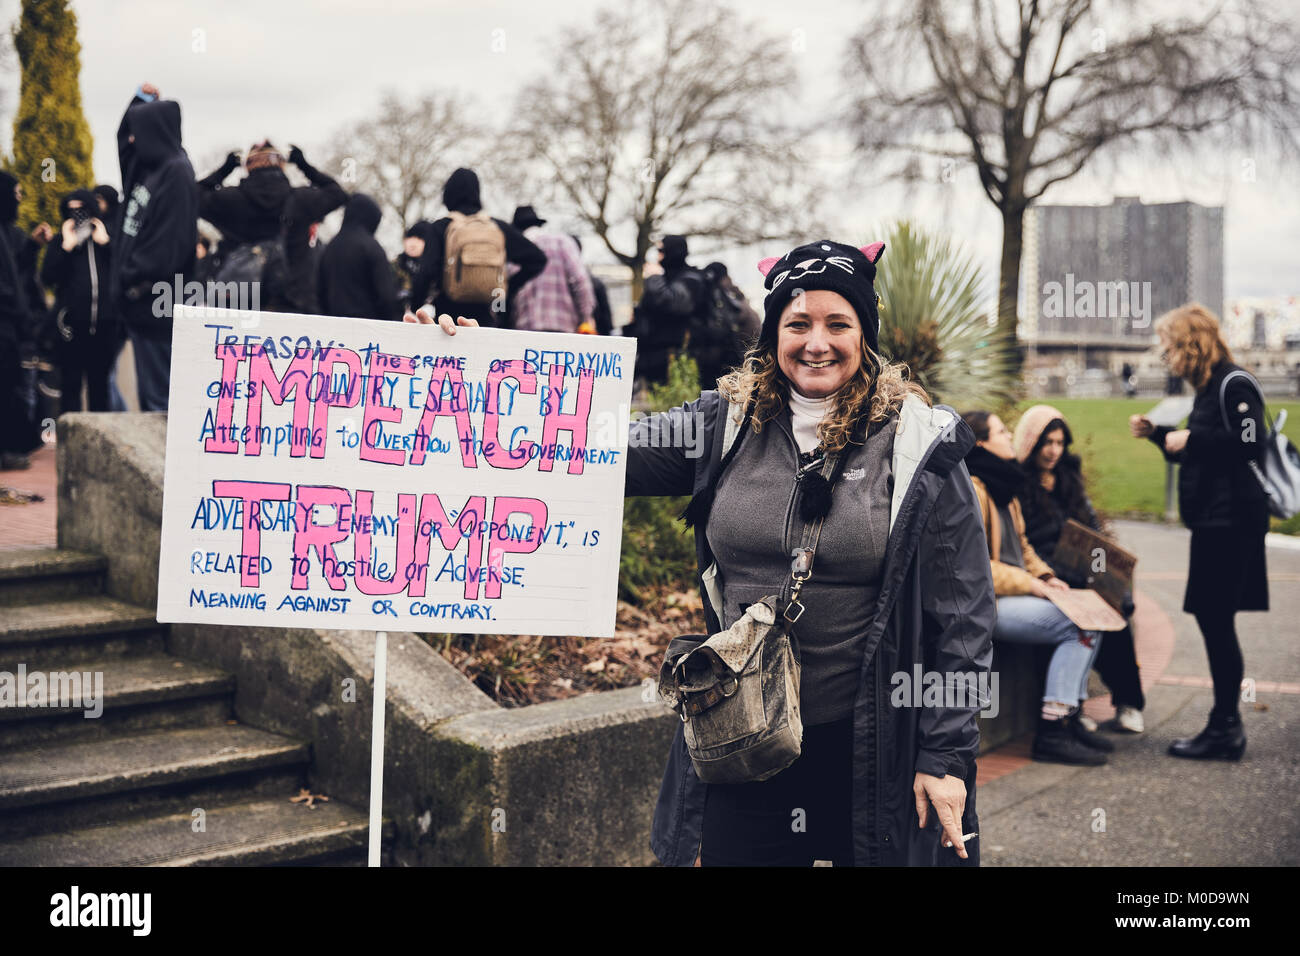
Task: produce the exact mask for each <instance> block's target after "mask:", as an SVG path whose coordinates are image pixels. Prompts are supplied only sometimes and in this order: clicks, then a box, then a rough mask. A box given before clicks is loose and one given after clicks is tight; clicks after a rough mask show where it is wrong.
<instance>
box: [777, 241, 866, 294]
mask: <svg viewBox="0 0 1300 956" xmlns="http://www.w3.org/2000/svg"><path fill="white" fill-rule="evenodd" d="M840 248H844V247H843V246H841V247H840ZM884 248H885V244H884V243H883V242H873V243H871V245H869V246H863V247H862V248H861V249H859V250H858V251H859V252H861V253H862V254H863V255H864V256H866V257H867V261H868V262H870V263H875V262H876V260H877V259H878V258H880V253H881V252H883V251H884ZM821 251H823V252H834V251H835V249H834V247H833V246H830V245H828V244H826V243H822V244H821ZM786 255H789V253H787V254H786ZM782 258H784V257H783V256H768V257H767V258H765V259H760V260H759V263H758V271H759V272H761V273H762V274H763V275H765V276H766V275H767V274H768V273H769V272H771V271H772V267H773V266H775V265H776V264H777V263H778V262H780V261H781V259H782ZM830 266H834V267H835V268H837V269H840V270H842V271H844V272H845V273H847V274H848V275H854V274H855V270H854V268H853V260H852V259H851V258H850V257H849V256H844V255H835V256H825V257H822V258H819V257H816V256H811V257H808V258H805V259H800V260H799V261H798V262H797V263H794V264H793V265H792V266H790V268H788V269H784V270H782V271H781V272H778V273H777V274H776V275H775V276H774V277H773V278H772V281H771V284H770V285H768V288H769V289H773V290H775V289H776V287H777V286H779V285H780V284H781V283H782V282H785V281H786V280H787V279H793V280H795V281H798V280H800V279H802V278H804V277H805V276H809V275H819V274H821V273H823V272H825V271H826V269H827V268H828V267H830Z"/></svg>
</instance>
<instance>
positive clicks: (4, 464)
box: [0, 173, 39, 471]
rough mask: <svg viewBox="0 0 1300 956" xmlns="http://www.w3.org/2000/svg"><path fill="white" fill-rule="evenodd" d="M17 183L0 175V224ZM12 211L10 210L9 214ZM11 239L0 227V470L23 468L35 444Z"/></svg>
mask: <svg viewBox="0 0 1300 956" xmlns="http://www.w3.org/2000/svg"><path fill="white" fill-rule="evenodd" d="M17 185H18V181H17V180H16V179H14V178H13V177H12V176H10V175H9V174H8V173H0V217H3V219H0V222H2V223H3V224H4V225H5V226H7V225H8V223H9V222H10V220H11V219H12V218H13V217H16V216H17V214H18V198H17V195H16V193H15V187H16V186H17ZM11 210H12V211H11ZM12 243H13V237H12V235H11V233H10V230H9V229H8V228H0V470H3V471H9V470H10V469H13V468H26V467H28V465H29V464H30V462H29V461H28V460H27V453H28V452H29V451H31V450H32V449H33V448H35V447H36V446H37V445H38V444H39V438H38V437H37V435H36V432H35V428H34V427H33V421H32V416H31V414H30V413H29V412H28V410H27V403H26V401H25V387H24V386H25V380H24V376H23V361H22V348H23V343H24V341H25V340H26V338H27V336H28V325H29V320H28V312H27V300H26V297H25V296H24V295H23V289H22V283H21V282H20V280H19V275H18V267H17V265H15V263H14V256H13V251H12V248H11V246H12Z"/></svg>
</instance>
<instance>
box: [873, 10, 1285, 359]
mask: <svg viewBox="0 0 1300 956" xmlns="http://www.w3.org/2000/svg"><path fill="white" fill-rule="evenodd" d="M1108 6H1109V7H1110V9H1109V10H1105V9H1103V4H1102V3H1101V2H1093V0H1041V2H1040V0H967V2H965V3H960V4H959V3H956V2H952V0H948V2H944V0H906V2H905V3H902V4H900V6H899V7H898V8H897V9H895V10H894V11H891V12H888V13H883V14H882V15H880V16H873V18H872V21H871V23H870V24H869V25H868V26H866V27H864V28H863V30H862V31H861V32H860V33H859V34H857V35H856V36H855V37H854V38H853V40H852V42H851V44H850V53H849V73H850V75H851V76H852V77H853V78H854V83H855V86H856V92H855V94H854V96H853V98H852V100H851V106H850V109H849V120H850V122H851V123H852V124H853V126H854V128H855V130H856V136H857V145H858V147H859V148H860V149H861V150H862V151H863V152H864V154H866V155H870V156H872V157H873V159H875V158H876V157H878V156H879V155H881V151H888V150H893V151H896V152H895V155H896V156H899V157H901V158H902V160H903V163H902V165H901V166H900V167H899V168H898V169H896V170H895V172H896V173H901V174H902V175H904V176H906V175H908V173H909V172H910V173H914V172H915V170H916V168H917V166H918V157H921V156H932V157H939V158H940V159H942V160H946V161H948V162H950V163H951V162H960V161H964V160H970V161H971V162H973V163H974V165H975V169H976V171H977V172H978V174H979V180H980V183H981V185H982V186H983V187H984V192H985V193H986V195H987V196H988V198H989V200H990V201H991V202H992V203H993V204H994V205H995V206H997V208H998V210H999V211H1000V212H1001V214H1002V225H1003V234H1002V261H1001V270H1000V280H999V289H998V324H999V326H1000V327H1001V328H1002V329H1003V330H1005V331H1007V332H1008V333H1009V334H1010V335H1012V336H1014V335H1015V331H1016V298H1017V293H1018V291H1019V285H1020V253H1021V246H1022V241H1023V224H1024V214H1025V210H1026V209H1028V208H1029V206H1030V204H1032V203H1033V202H1034V201H1035V200H1037V199H1038V198H1039V197H1041V196H1042V195H1043V193H1044V192H1045V191H1046V190H1047V189H1048V187H1050V186H1051V185H1053V184H1054V183H1058V182H1061V181H1063V180H1066V179H1069V178H1070V177H1072V176H1074V175H1076V174H1077V173H1079V172H1080V171H1081V170H1083V169H1084V168H1085V167H1086V166H1087V165H1088V164H1089V163H1090V162H1092V161H1094V160H1095V159H1096V158H1097V157H1098V156H1099V154H1103V153H1105V152H1106V151H1108V150H1114V149H1115V148H1116V147H1119V146H1124V145H1130V146H1135V147H1147V148H1155V149H1165V150H1168V149H1169V148H1171V147H1172V146H1175V145H1199V146H1201V147H1203V148H1204V147H1207V146H1209V145H1212V144H1214V143H1215V142H1216V141H1217V139H1219V138H1224V137H1226V136H1228V135H1245V136H1247V137H1251V138H1255V137H1257V136H1259V134H1264V135H1265V136H1267V137H1272V138H1274V139H1275V141H1276V142H1280V143H1281V144H1282V145H1283V146H1284V147H1285V148H1286V149H1288V150H1293V149H1294V147H1295V145H1296V139H1295V132H1296V129H1297V121H1298V120H1300V88H1298V87H1297V74H1296V71H1295V67H1296V65H1297V63H1300V43H1297V38H1296V32H1295V30H1294V29H1293V27H1292V25H1291V24H1289V23H1287V22H1286V21H1283V20H1279V19H1278V18H1277V17H1275V16H1273V15H1272V14H1271V13H1269V12H1268V11H1267V10H1266V9H1265V7H1264V6H1263V4H1261V3H1258V2H1255V0H1226V2H1223V3H1217V4H1215V5H1214V6H1213V8H1212V9H1210V10H1209V11H1208V12H1203V13H1200V14H1195V15H1193V14H1184V15H1180V16H1178V17H1177V18H1172V19H1168V20H1162V21H1158V22H1151V20H1150V19H1149V18H1148V19H1146V20H1143V18H1142V17H1141V16H1140V8H1141V4H1138V3H1124V2H1119V3H1113V4H1110V5H1108ZM1198 6H1200V7H1202V8H1203V7H1204V4H1198Z"/></svg>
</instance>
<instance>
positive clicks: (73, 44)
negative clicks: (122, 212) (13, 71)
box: [12, 0, 95, 233]
mask: <svg viewBox="0 0 1300 956" xmlns="http://www.w3.org/2000/svg"><path fill="white" fill-rule="evenodd" d="M14 48H15V49H16V50H17V51H18V59H19V61H20V62H21V63H22V91H21V93H20V96H19V102H18V115H17V117H16V118H15V120H14V143H13V151H14V155H13V163H12V169H13V173H14V175H15V176H17V177H18V180H19V182H21V183H22V187H23V203H22V205H21V206H20V207H19V210H18V222H19V225H21V226H23V227H24V228H26V229H30V228H31V227H32V226H34V225H36V224H37V223H39V222H48V223H50V224H51V225H52V226H53V227H54V229H55V232H56V233H57V231H58V228H59V197H60V196H62V195H64V194H66V193H68V192H70V191H71V190H73V189H76V188H77V187H79V186H86V187H89V186H93V185H94V183H95V170H94V166H93V164H92V162H91V151H92V149H93V144H92V141H91V137H90V124H88V123H87V122H86V117H85V114H84V113H82V111H81V81H80V75H81V44H80V43H79V42H78V41H77V16H76V14H75V13H73V12H72V10H71V9H69V5H68V0H23V8H22V16H21V17H20V18H19V21H18V27H17V29H15V30H14Z"/></svg>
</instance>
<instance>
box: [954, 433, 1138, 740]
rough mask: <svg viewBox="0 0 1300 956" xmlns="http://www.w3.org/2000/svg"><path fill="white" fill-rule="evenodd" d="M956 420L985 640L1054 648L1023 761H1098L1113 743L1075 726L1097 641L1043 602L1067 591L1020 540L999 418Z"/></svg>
mask: <svg viewBox="0 0 1300 956" xmlns="http://www.w3.org/2000/svg"><path fill="white" fill-rule="evenodd" d="M962 418H963V419H964V420H965V421H966V423H967V424H968V425H969V426H970V427H971V430H972V431H973V432H974V433H975V437H976V439H977V440H978V444H977V445H976V446H975V447H974V448H972V449H971V451H970V453H969V454H968V455H967V456H966V466H967V467H968V468H969V469H970V475H971V483H972V484H973V485H974V488H975V495H976V497H977V498H978V499H979V508H980V514H981V516H982V517H983V519H984V530H985V532H986V539H987V547H988V550H987V552H986V555H985V556H986V559H987V560H988V562H989V565H990V567H991V569H992V573H993V588H994V591H995V592H996V593H997V627H996V628H995V629H994V632H993V637H994V639H995V640H1001V641H1007V642H1010V643H1015V644H1046V645H1049V646H1053V648H1054V649H1053V651H1052V659H1051V662H1050V663H1049V664H1048V666H1047V681H1046V684H1045V686H1044V688H1043V704H1042V709H1041V710H1040V712H1039V719H1038V728H1037V731H1036V733H1035V734H1034V743H1033V748H1032V750H1031V756H1032V757H1033V758H1034V759H1035V760H1040V761H1046V762H1051V763H1068V764H1085V765H1093V766H1095V765H1098V764H1103V763H1106V760H1107V758H1106V754H1107V753H1108V752H1110V751H1112V750H1114V749H1115V745H1114V744H1112V743H1111V742H1110V741H1109V740H1106V739H1105V738H1104V737H1099V736H1098V735H1096V734H1094V733H1092V732H1091V731H1089V730H1088V729H1087V728H1086V727H1084V726H1083V724H1082V723H1081V722H1080V720H1079V716H1080V705H1081V704H1082V702H1083V700H1084V699H1085V698H1086V697H1087V693H1088V672H1089V671H1090V670H1091V669H1092V663H1093V659H1094V658H1095V657H1096V654H1097V650H1098V648H1099V647H1100V645H1101V635H1100V634H1098V633H1096V632H1092V631H1080V630H1079V628H1078V627H1077V626H1076V625H1075V623H1074V622H1073V621H1071V620H1070V618H1069V617H1068V616H1066V614H1065V612H1064V611H1062V610H1061V609H1060V608H1058V607H1057V606H1056V605H1055V604H1053V603H1052V601H1051V595H1052V591H1053V590H1065V591H1068V590H1069V589H1070V585H1069V584H1067V583H1066V582H1064V581H1062V580H1061V579H1060V578H1058V577H1057V576H1056V575H1055V574H1053V573H1052V568H1051V566H1050V565H1048V563H1047V562H1046V561H1044V560H1043V559H1042V558H1040V557H1039V556H1038V554H1037V553H1036V552H1035V551H1034V548H1033V546H1032V545H1031V544H1030V543H1029V539H1028V538H1027V537H1025V519H1024V515H1023V513H1022V511H1021V507H1020V501H1019V495H1020V493H1021V491H1022V490H1023V488H1024V485H1025V477H1026V476H1025V472H1024V471H1023V470H1022V469H1021V468H1020V466H1019V465H1018V464H1017V463H1016V452H1015V447H1014V445H1013V444H1012V436H1011V432H1010V430H1009V429H1008V428H1007V426H1006V425H1004V424H1003V423H1002V419H1001V418H999V417H998V416H997V415H994V414H992V413H990V412H987V411H969V412H966V413H965V414H963V415H962Z"/></svg>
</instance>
